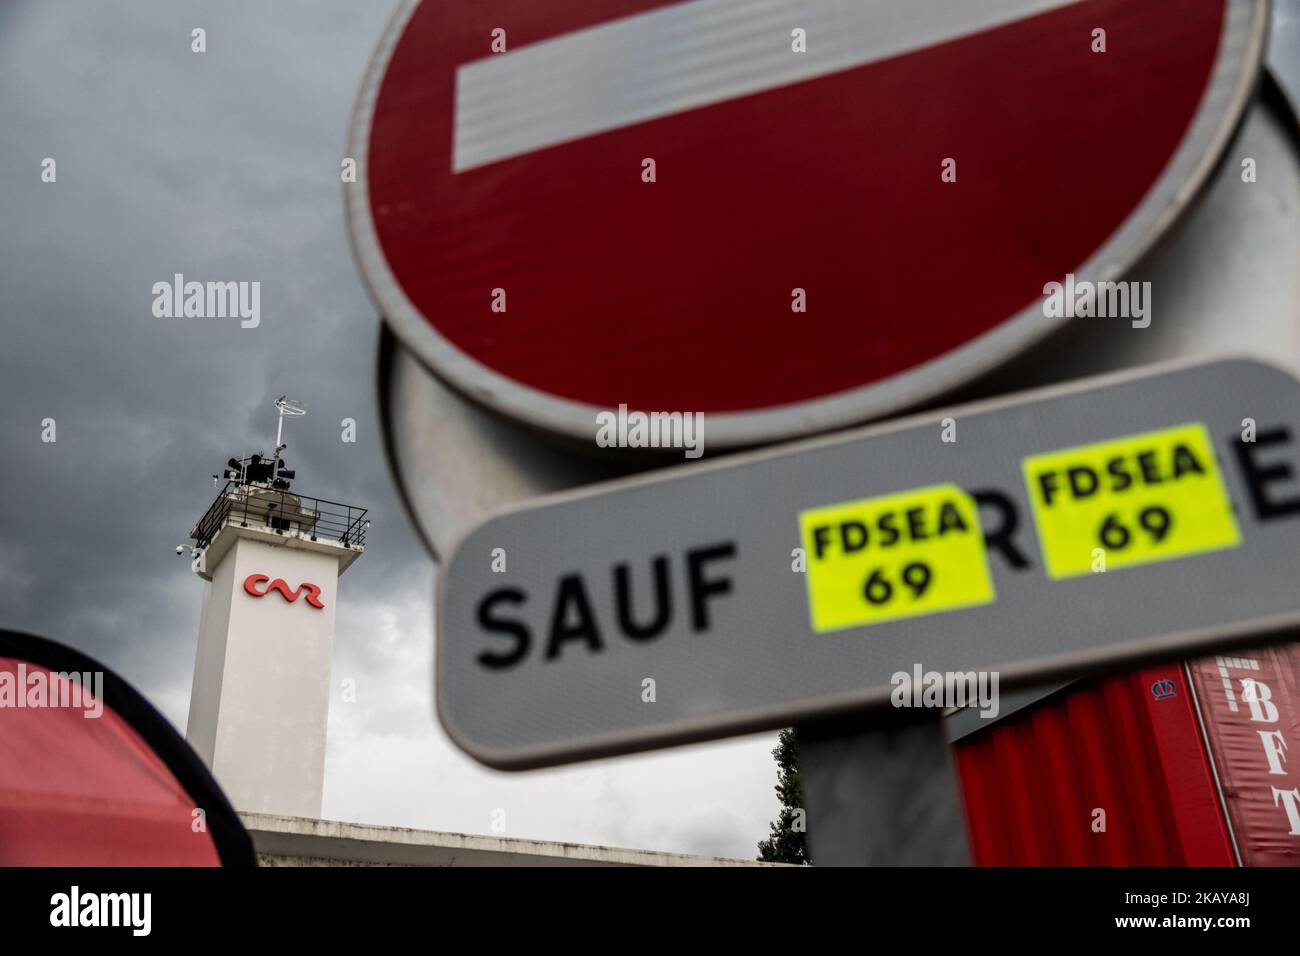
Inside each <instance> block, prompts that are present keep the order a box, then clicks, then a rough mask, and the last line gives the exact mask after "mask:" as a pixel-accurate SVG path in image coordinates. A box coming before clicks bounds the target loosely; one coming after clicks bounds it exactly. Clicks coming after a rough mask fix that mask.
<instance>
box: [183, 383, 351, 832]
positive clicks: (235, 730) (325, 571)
mask: <svg viewBox="0 0 1300 956" xmlns="http://www.w3.org/2000/svg"><path fill="white" fill-rule="evenodd" d="M276 407H277V408H278V409H279V413H280V417H279V423H278V425H277V433H276V449H275V454H274V455H272V456H271V457H270V458H263V457H262V456H260V455H251V456H249V457H247V458H232V459H230V461H229V463H228V468H227V471H226V472H225V474H224V475H223V476H221V477H219V478H217V481H218V483H219V482H220V481H221V480H222V479H224V481H225V485H224V487H222V488H221V490H220V492H219V493H218V494H217V497H216V500H215V501H213V503H212V505H211V507H209V508H208V510H207V512H206V513H205V514H204V515H203V517H202V518H200V519H199V521H198V523H197V524H196V525H195V526H194V529H193V530H192V531H191V532H190V537H192V538H193V539H194V541H195V544H194V545H193V547H192V548H190V549H189V550H190V551H191V552H192V553H193V555H194V565H193V566H194V571H195V573H197V574H198V576H199V577H200V578H202V579H203V581H204V585H203V611H202V615H201V618H200V624H199V646H198V654H197V656H196V659H195V662H194V686H193V690H192V692H191V694H190V714H189V723H188V726H187V728H186V731H185V736H186V739H187V740H189V742H190V745H191V746H192V747H194V749H195V750H196V751H198V753H199V755H200V756H201V757H202V758H203V760H204V761H205V762H206V763H207V764H208V766H209V767H211V768H212V772H213V774H214V775H215V776H216V778H217V781H218V782H219V783H220V784H221V786H222V788H223V789H224V790H225V792H226V794H227V796H229V798H230V801H231V803H233V804H234V806H235V809H236V810H239V811H241V812H248V813H273V814H282V815H285V816H300V817H319V816H320V811H321V790H322V786H323V783H324V777H325V728H326V723H327V720H328V717H329V701H330V653H331V649H332V645H333V641H334V604H335V600H336V599H337V596H338V578H339V575H341V574H342V573H343V572H344V571H346V570H347V569H348V568H349V567H350V566H351V564H352V562H353V561H355V560H356V559H357V558H359V557H360V556H361V554H362V553H363V552H364V550H365V535H366V529H367V528H368V527H369V525H370V522H369V521H367V520H366V518H365V515H366V511H365V509H364V508H358V507H354V506H351V505H343V504H338V503H337V502H332V501H323V500H321V499H318V498H308V497H305V496H303V495H300V494H298V493H296V492H292V493H291V492H290V491H289V484H290V479H293V478H295V477H296V475H295V473H294V472H292V471H289V470H287V469H286V468H285V467H284V462H283V460H282V459H281V458H280V455H281V453H282V452H283V451H284V448H285V447H286V446H285V445H283V444H282V443H281V438H282V436H283V425H284V418H285V416H286V415H297V414H302V413H303V410H302V409H300V408H297V407H296V406H295V405H294V404H292V403H291V402H289V401H287V400H286V399H285V398H283V397H282V398H281V399H279V400H278V401H277V402H276ZM214 477H216V476H214ZM184 550H186V547H185V546H182V547H180V548H178V549H177V551H178V552H183V551H184Z"/></svg>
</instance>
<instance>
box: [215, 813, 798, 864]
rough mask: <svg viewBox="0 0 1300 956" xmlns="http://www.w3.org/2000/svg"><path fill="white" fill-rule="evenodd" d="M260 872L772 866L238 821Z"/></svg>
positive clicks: (248, 818) (264, 818)
mask: <svg viewBox="0 0 1300 956" xmlns="http://www.w3.org/2000/svg"><path fill="white" fill-rule="evenodd" d="M241 816H242V817H243V820H244V825H245V826H246V827H248V830H249V832H250V833H251V834H252V835H253V843H254V845H255V846H256V848H257V855H258V862H259V864H260V865H262V866H776V865H780V864H770V863H757V862H755V861H752V860H729V859H726V858H724V857H715V856H689V855H687V854H684V853H659V852H656V851H653V850H624V849H619V848H616V847H606V846H590V845H587V844H581V843H550V842H543V841H539V840H514V839H505V838H500V837H488V836H474V835H471V834H466V833H438V832H436V831H433V830H407V829H403V828H400V827H379V826H367V825H364V824H357V823H340V822H337V821H334V820H310V819H302V818H293V817H281V816H270V815H266V814H250V813H245V814H241Z"/></svg>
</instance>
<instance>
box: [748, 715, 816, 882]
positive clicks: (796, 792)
mask: <svg viewBox="0 0 1300 956" xmlns="http://www.w3.org/2000/svg"><path fill="white" fill-rule="evenodd" d="M772 756H773V757H775V758H776V767H777V770H776V795H777V797H778V798H779V799H780V801H781V815H780V816H779V817H778V818H777V819H776V820H775V821H773V822H772V835H771V836H769V837H768V838H767V839H766V840H760V841H759V844H758V858H759V859H760V860H762V861H763V862H765V863H800V864H804V863H812V857H811V856H809V855H808V843H807V840H806V839H805V838H806V837H807V832H806V831H807V829H808V826H807V814H806V813H805V812H804V808H803V786H802V785H801V784H800V782H799V740H798V738H797V737H795V735H794V731H793V730H790V729H788V728H787V729H786V730H783V731H781V735H780V737H779V738H778V739H777V745H776V749H775V750H773V751H772Z"/></svg>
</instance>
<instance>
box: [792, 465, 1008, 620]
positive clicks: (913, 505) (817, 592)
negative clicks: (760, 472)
mask: <svg viewBox="0 0 1300 956" xmlns="http://www.w3.org/2000/svg"><path fill="white" fill-rule="evenodd" d="M799 532H800V537H801V538H802V540H803V547H804V553H805V554H806V555H807V558H808V568H807V575H806V576H807V579H808V610H809V615H810V617H811V618H812V628H813V630H814V631H816V632H817V633H819V634H820V633H822V632H823V631H834V630H839V629H841V628H845V627H859V626H861V625H865V624H879V623H881V622H882V621H893V620H897V619H899V618H904V617H916V616H918V615H922V614H935V613H937V612H939V611H952V610H956V609H957V608H963V607H972V606H974V605H977V604H989V603H991V602H992V601H993V599H994V597H995V594H994V591H993V580H992V578H991V577H990V576H989V566H988V559H987V557H986V556H985V553H984V535H983V534H982V532H981V531H980V525H979V515H978V512H977V511H976V508H975V501H974V499H973V498H971V496H970V495H968V494H967V493H966V492H964V491H962V490H961V489H960V488H958V487H957V486H956V485H934V486H932V487H929V488H917V489H914V490H912V491H904V492H900V493H899V494H896V495H884V496H882V497H879V498H863V499H862V500H861V501H846V502H843V503H841V504H836V505H827V506H826V507H824V508H813V509H810V510H808V511H803V512H800V514H799Z"/></svg>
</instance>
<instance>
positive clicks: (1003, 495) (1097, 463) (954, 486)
mask: <svg viewBox="0 0 1300 956" xmlns="http://www.w3.org/2000/svg"><path fill="white" fill-rule="evenodd" d="M945 439H955V440H945ZM1298 573H1300V383H1298V382H1297V381H1296V380H1295V379H1293V378H1292V377H1291V376H1290V375H1289V374H1287V373H1285V372H1283V371H1281V370H1279V369H1276V368H1274V367H1272V366H1268V365H1263V364H1260V363H1256V362H1252V361H1247V360H1221V361H1216V362H1212V363H1209V364H1199V365H1190V366H1185V367H1179V368H1174V369H1165V370H1161V371H1158V372H1155V373H1151V374H1131V373H1128V374H1125V375H1121V376H1114V377H1107V378H1102V379H1093V380H1089V381H1086V382H1083V383H1080V384H1074V385H1070V386H1067V387H1060V388H1054V389H1049V390H1045V391H1041V392H1034V393H1028V394H1026V395H1023V396H1015V397H1011V398H1007V399H1000V400H997V401H993V402H988V403H981V404H977V405H971V406H965V407H961V408H957V409H952V410H949V411H946V412H940V413H935V414H931V415H927V416H924V417H918V418H911V419H908V420H905V421H900V422H898V423H891V424H888V425H883V426H879V427H875V428H871V429H866V430H862V431H858V432H856V433H853V434H849V435H846V436H843V437H836V438H834V439H822V440H814V441H809V442H806V443H803V444H801V445H798V446H792V447H789V448H786V449H782V450H779V451H768V452H762V453H750V454H742V455H737V456H733V457H728V458H726V459H724V460H722V461H720V462H718V463H716V464H713V463H709V464H705V465H693V466H689V467H685V468H682V469H680V470H674V473H673V474H664V475H659V476H648V477H638V478H635V479H628V480H624V481H619V482H612V483H608V484H605V485H601V486H592V487H590V488H589V489H587V490H583V491H577V492H569V493H565V494H562V495H557V496H553V497H551V498H547V499H541V500H540V501H539V502H538V503H536V504H532V505H527V506H523V507H521V508H519V509H516V510H513V511H509V512H506V513H504V514H502V515H500V516H498V517H495V518H492V519H489V520H488V521H487V522H485V523H484V524H483V525H481V526H480V527H478V528H477V529H475V530H474V531H473V532H471V533H470V534H469V535H468V536H467V537H466V538H465V539H464V540H463V541H462V542H461V544H460V545H459V546H458V547H457V548H456V549H455V551H454V552H453V554H452V556H451V558H450V560H449V562H448V563H447V565H446V566H445V568H444V570H443V572H442V574H441V576H440V580H439V595H438V622H437V679H438V691H437V699H438V707H439V711H440V715H441V718H442V721H443V724H444V725H445V726H446V728H447V730H448V732H449V733H450V734H451V736H452V737H453V738H454V739H455V740H456V741H457V743H459V744H460V746H462V747H463V748H464V749H465V750H467V751H468V752H469V753H471V754H472V755H474V756H475V757H477V758H478V759H480V760H482V761H484V762H485V763H489V764H492V765H494V766H500V767H507V768H519V767H529V766H538V765H545V764H550V763H559V762H564V761H568V760H574V759H579V758H583V757H589V756H595V755H600V754H610V753H619V752H624V751H631V750H638V749H645V748H648V747H653V746H658V745H664V744H669V743H677V742H684V741H688V740H693V739H703V738H707V737H715V736H724V735H730V734H735V733H740V732H744V731H747V730H756V729H761V728H765V727H778V726H786V725H789V724H791V723H794V722H797V721H803V720H808V719H813V718H817V717H821V716H827V715H831V714H834V713H838V712H844V711H848V710H854V709H861V708H869V707H873V706H881V705H885V704H886V702H887V701H888V699H889V695H890V692H891V689H892V688H891V680H892V678H893V675H895V674H897V673H900V672H901V673H908V674H911V673H914V672H915V670H916V669H917V668H918V667H919V668H921V669H923V670H924V671H935V672H939V673H945V672H967V671H972V670H996V671H998V672H999V673H1000V675H1001V680H1002V682H1003V683H1004V684H1008V683H1009V684H1011V685H1013V686H1014V685H1015V684H1016V683H1018V682H1019V683H1026V682H1029V681H1031V680H1040V681H1041V680H1047V679H1055V678H1062V677H1070V676H1075V675H1077V674H1079V673H1082V672H1084V671H1088V670H1096V669H1101V668H1104V667H1108V666H1112V665H1117V664H1120V663H1123V662H1127V661H1132V660H1136V659H1138V658H1141V657H1147V656H1161V655H1172V654H1189V653H1193V652H1199V651H1204V650H1207V649H1209V648H1211V647H1217V646H1224V645H1229V644H1233V643H1239V642H1244V641H1255V642H1259V641H1260V640H1261V639H1267V637H1268V636H1270V635H1272V634H1277V633H1281V632H1282V631H1283V629H1286V628H1292V627H1296V626H1300V591H1298V590H1297V588H1296V586H1295V581H1296V575H1297V574H1298ZM647 681H652V682H653V684H648V683H646V682H647Z"/></svg>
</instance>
